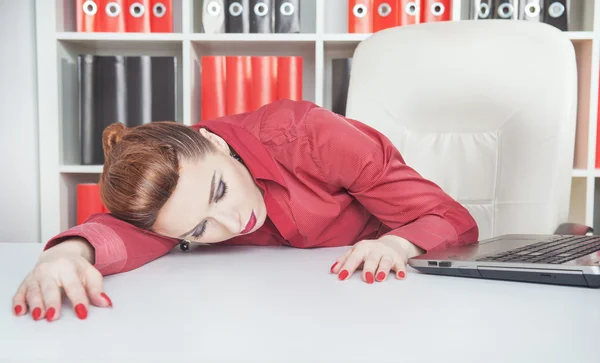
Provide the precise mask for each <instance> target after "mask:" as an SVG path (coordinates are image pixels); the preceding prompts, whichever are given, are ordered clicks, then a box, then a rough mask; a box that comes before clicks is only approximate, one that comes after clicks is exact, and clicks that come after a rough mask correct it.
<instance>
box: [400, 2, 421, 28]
mask: <svg viewBox="0 0 600 363" xmlns="http://www.w3.org/2000/svg"><path fill="white" fill-rule="evenodd" d="M421 1H422V0H400V4H399V10H398V25H399V26H404V25H413V24H419V23H420V22H421Z"/></svg>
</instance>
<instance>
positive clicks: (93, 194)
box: [77, 183, 104, 225]
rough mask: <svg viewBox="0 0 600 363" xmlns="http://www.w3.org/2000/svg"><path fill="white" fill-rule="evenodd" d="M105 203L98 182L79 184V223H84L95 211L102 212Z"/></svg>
mask: <svg viewBox="0 0 600 363" xmlns="http://www.w3.org/2000/svg"><path fill="white" fill-rule="evenodd" d="M103 211H104V204H103V203H102V199H101V198H100V187H99V185H98V184H97V183H82V184H77V224H78V225H79V224H81V223H83V222H84V221H85V220H86V219H87V218H88V217H89V216H91V215H92V214H94V213H102V212H103Z"/></svg>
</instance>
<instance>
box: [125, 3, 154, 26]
mask: <svg viewBox="0 0 600 363" xmlns="http://www.w3.org/2000/svg"><path fill="white" fill-rule="evenodd" d="M125 4H126V9H125V29H126V30H127V31H128V32H132V33H136V32H137V33H149V32H150V12H151V11H152V9H150V0H126V1H125Z"/></svg>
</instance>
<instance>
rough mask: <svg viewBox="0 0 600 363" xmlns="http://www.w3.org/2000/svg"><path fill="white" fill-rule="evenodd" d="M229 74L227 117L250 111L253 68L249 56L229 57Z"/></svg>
mask: <svg viewBox="0 0 600 363" xmlns="http://www.w3.org/2000/svg"><path fill="white" fill-rule="evenodd" d="M225 63H226V66H225V68H226V73H227V110H226V112H227V115H235V114H238V113H244V112H248V111H250V91H251V86H252V84H251V82H252V74H251V68H250V67H251V66H249V65H250V57H248V56H228V57H227V58H226V62H225Z"/></svg>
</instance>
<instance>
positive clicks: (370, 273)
mask: <svg viewBox="0 0 600 363" xmlns="http://www.w3.org/2000/svg"><path fill="white" fill-rule="evenodd" d="M365 278H366V279H367V283H368V284H372V283H373V273H372V272H371V271H369V272H367V273H366V274H365Z"/></svg>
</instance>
